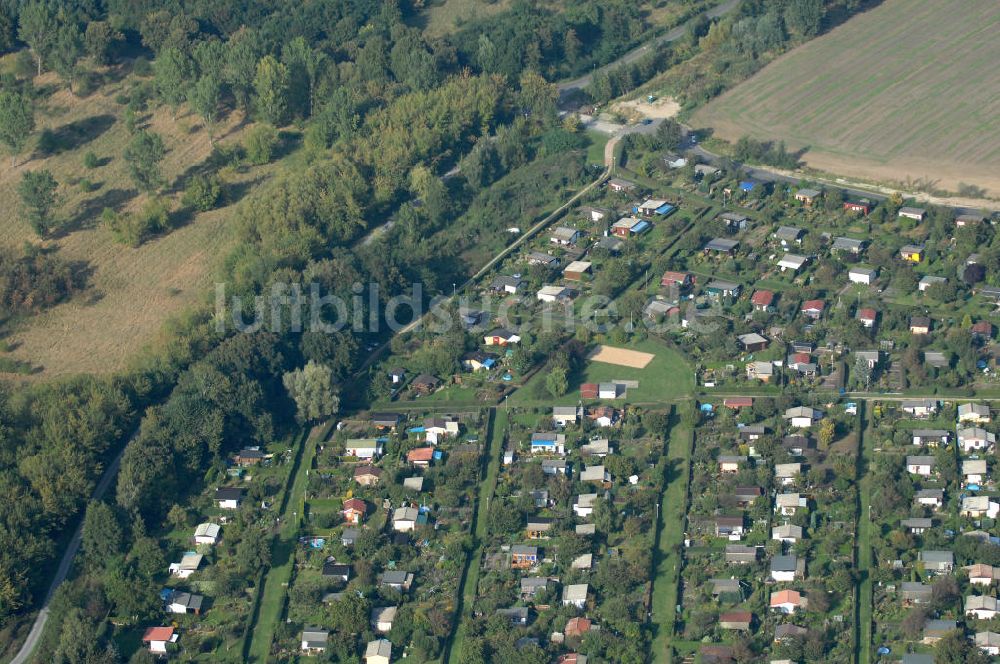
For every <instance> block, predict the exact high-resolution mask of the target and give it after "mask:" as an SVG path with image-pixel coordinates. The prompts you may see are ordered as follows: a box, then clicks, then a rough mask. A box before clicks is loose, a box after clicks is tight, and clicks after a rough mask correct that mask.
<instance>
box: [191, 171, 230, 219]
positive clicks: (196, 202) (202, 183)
mask: <svg viewBox="0 0 1000 664" xmlns="http://www.w3.org/2000/svg"><path fill="white" fill-rule="evenodd" d="M221 200H222V178H220V177H219V176H218V174H216V173H212V174H211V175H195V176H193V177H192V178H191V179H189V180H188V183H187V187H186V188H185V190H184V198H183V201H184V205H190V206H191V207H193V208H195V209H196V210H200V211H202V212H206V211H208V210H211V209H212V208H214V207H215V206H217V205H218V204H219V202H220V201H221Z"/></svg>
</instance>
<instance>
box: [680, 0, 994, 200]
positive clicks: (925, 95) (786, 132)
mask: <svg viewBox="0 0 1000 664" xmlns="http://www.w3.org/2000/svg"><path fill="white" fill-rule="evenodd" d="M998 34H1000V3H997V2H996V0H963V1H962V2H955V1H950V2H948V1H942V0H887V1H886V2H884V3H883V4H881V5H879V6H878V7H876V8H875V9H872V10H870V11H868V12H865V13H864V14H861V15H859V16H857V17H855V18H853V19H851V20H850V21H848V22H847V23H845V24H843V25H841V26H839V27H838V28H836V29H834V30H833V31H831V32H830V33H828V34H826V35H824V36H822V37H820V38H818V39H815V40H813V41H811V42H809V43H807V44H805V45H804V46H801V47H799V48H797V49H795V50H794V51H792V52H791V53H788V54H786V55H784V56H782V57H780V58H778V59H777V60H775V61H774V62H773V63H771V64H770V65H768V66H767V67H765V68H764V69H763V70H762V71H761V72H759V73H758V74H757V75H755V76H753V77H752V78H750V79H749V80H747V81H745V82H744V83H742V84H740V85H739V86H737V87H736V88H734V89H733V90H730V91H729V92H727V93H726V94H724V95H722V96H721V97H719V98H718V99H716V100H715V101H713V102H711V103H710V104H708V105H707V106H706V107H705V108H703V109H701V110H700V111H698V112H697V113H696V114H695V115H694V117H693V122H692V124H693V125H694V126H696V127H711V128H713V129H714V130H715V135H717V136H720V137H722V138H725V139H729V140H736V139H737V138H739V137H740V136H743V135H749V136H751V137H753V138H757V139H760V140H779V139H780V140H784V141H785V142H786V143H787V145H788V147H789V148H790V149H794V150H800V149H806V152H805V154H804V157H803V159H804V161H805V162H806V164H807V165H809V166H812V167H814V168H818V169H821V170H825V171H829V172H833V173H837V174H840V175H846V176H854V177H860V178H866V179H872V180H880V181H886V182H894V183H914V182H917V181H923V182H925V183H926V184H930V185H932V186H934V187H936V188H939V189H948V190H951V191H955V190H957V189H958V185H959V183H969V184H974V185H977V186H979V187H983V188H985V189H987V190H988V191H989V193H990V194H991V195H992V196H1000V113H997V110H996V108H997V101H998V99H1000V66H998V63H1000V40H998V39H997V38H996V37H997V35H998Z"/></svg>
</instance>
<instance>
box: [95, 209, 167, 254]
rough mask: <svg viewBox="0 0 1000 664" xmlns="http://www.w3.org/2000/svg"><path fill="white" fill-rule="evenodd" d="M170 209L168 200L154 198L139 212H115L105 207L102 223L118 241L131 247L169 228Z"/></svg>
mask: <svg viewBox="0 0 1000 664" xmlns="http://www.w3.org/2000/svg"><path fill="white" fill-rule="evenodd" d="M169 220H170V210H169V208H168V206H167V202H166V201H164V200H162V199H160V198H153V199H151V200H150V201H149V202H147V203H146V205H144V206H143V208H142V211H141V212H139V213H138V214H130V213H128V212H115V211H114V210H112V209H111V208H104V212H102V213H101V224H102V225H103V226H104V227H105V228H107V229H108V230H109V231H110V232H111V236H112V237H113V238H114V239H115V241H116V242H120V243H121V244H126V245H128V246H130V247H138V246H139V245H141V244H142V243H143V242H145V241H146V240H148V239H149V238H150V237H152V236H153V235H155V234H157V233H160V232H162V231H164V230H166V229H167V227H168V225H169Z"/></svg>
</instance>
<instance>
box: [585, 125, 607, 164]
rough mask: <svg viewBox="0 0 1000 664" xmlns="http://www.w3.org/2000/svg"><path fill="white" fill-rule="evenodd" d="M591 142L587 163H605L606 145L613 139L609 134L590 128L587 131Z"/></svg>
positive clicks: (588, 147)
mask: <svg viewBox="0 0 1000 664" xmlns="http://www.w3.org/2000/svg"><path fill="white" fill-rule="evenodd" d="M586 135H587V138H588V139H589V141H590V142H589V143H588V145H587V163H588V164H599V165H602V166H603V165H604V146H606V145H607V144H608V141H609V140H610V139H611V137H610V136H608V135H607V134H602V133H601V132H599V131H593V130H590V129H588V130H587V132H586Z"/></svg>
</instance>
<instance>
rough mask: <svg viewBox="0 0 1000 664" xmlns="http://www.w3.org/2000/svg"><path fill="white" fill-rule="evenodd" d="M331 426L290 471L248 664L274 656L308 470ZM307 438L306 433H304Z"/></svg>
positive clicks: (309, 441)
mask: <svg viewBox="0 0 1000 664" xmlns="http://www.w3.org/2000/svg"><path fill="white" fill-rule="evenodd" d="M328 432H329V426H326V427H321V428H320V429H318V430H317V431H316V432H315V434H314V435H309V436H308V437H307V438H306V439H305V441H301V439H300V447H299V449H300V452H299V458H298V459H297V460H296V463H295V465H294V466H293V467H292V470H291V482H290V484H291V488H290V490H288V491H286V493H285V495H284V497H283V499H282V500H283V502H282V509H281V521H282V524H283V525H282V526H281V530H280V531H279V533H278V535H277V536H276V537H275V539H274V542H273V544H272V545H271V568H270V570H269V571H268V573H267V576H266V577H265V579H264V588H263V590H262V591H261V592H262V593H263V594H262V596H261V598H260V604H259V606H258V607H257V615H256V620H255V621H254V626H253V632H252V635H251V637H250V644H249V647H248V648H247V661H248V662H266V661H268V660H269V655H270V652H271V642H272V641H273V640H274V632H275V630H276V628H277V626H278V621H279V620H280V619H281V613H282V608H283V607H284V604H285V594H286V592H287V590H288V584H289V582H290V581H291V578H292V568H293V566H294V563H295V547H296V545H297V543H298V536H299V527H300V525H301V523H302V517H303V511H304V509H303V508H304V501H305V490H306V482H307V479H308V475H307V472H308V469H309V468H310V467H311V466H312V461H313V456H315V454H316V443H317V441H319V440H322V439H324V438H325V437H326V434H327V433H328ZM303 437H305V432H304V433H303Z"/></svg>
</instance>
